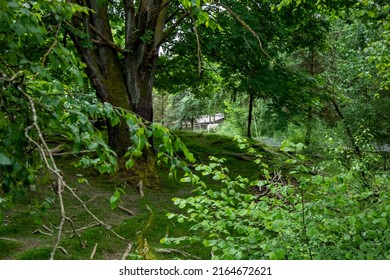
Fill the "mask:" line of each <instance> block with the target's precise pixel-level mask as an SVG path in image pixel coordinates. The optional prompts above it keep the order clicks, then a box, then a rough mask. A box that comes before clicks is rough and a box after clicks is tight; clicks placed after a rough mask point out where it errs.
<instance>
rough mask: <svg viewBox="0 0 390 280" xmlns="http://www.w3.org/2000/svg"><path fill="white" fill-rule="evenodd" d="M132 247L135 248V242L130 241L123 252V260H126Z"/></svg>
mask: <svg viewBox="0 0 390 280" xmlns="http://www.w3.org/2000/svg"><path fill="white" fill-rule="evenodd" d="M132 249H133V242H130V243H129V245H128V246H127V248H126V250H125V252H124V253H123V255H122V258H121V260H125V259H126V258H127V256H128V255H129V253H130V252H131V250H132Z"/></svg>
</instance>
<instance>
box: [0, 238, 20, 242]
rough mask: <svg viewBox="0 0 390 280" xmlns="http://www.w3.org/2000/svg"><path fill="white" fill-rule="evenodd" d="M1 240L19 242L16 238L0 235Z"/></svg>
mask: <svg viewBox="0 0 390 280" xmlns="http://www.w3.org/2000/svg"><path fill="white" fill-rule="evenodd" d="M0 239H1V240H4V241H13V242H19V241H18V240H16V239H13V238H7V237H0Z"/></svg>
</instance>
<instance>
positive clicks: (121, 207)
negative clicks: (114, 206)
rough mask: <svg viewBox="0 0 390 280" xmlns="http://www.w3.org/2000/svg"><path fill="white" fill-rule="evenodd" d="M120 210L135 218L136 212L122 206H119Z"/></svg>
mask: <svg viewBox="0 0 390 280" xmlns="http://www.w3.org/2000/svg"><path fill="white" fill-rule="evenodd" d="M118 208H119V209H121V210H122V211H124V212H126V213H127V214H129V215H130V216H135V214H134V212H133V211H131V210H129V209H127V208H125V207H123V206H121V205H118Z"/></svg>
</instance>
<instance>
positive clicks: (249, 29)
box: [213, 2, 273, 60]
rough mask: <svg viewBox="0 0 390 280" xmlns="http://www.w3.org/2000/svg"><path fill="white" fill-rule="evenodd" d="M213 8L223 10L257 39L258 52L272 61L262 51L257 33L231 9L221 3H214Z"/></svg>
mask: <svg viewBox="0 0 390 280" xmlns="http://www.w3.org/2000/svg"><path fill="white" fill-rule="evenodd" d="M213 4H214V5H215V6H219V7H221V8H223V9H225V10H226V11H227V12H228V13H229V14H230V15H231V16H232V17H234V18H235V19H236V20H237V21H238V22H239V23H240V24H241V25H242V26H243V27H244V28H245V29H246V30H248V31H249V32H250V33H251V34H252V35H253V37H255V38H256V39H257V42H258V43H259V47H260V50H261V51H262V52H263V53H264V54H265V56H266V57H268V58H269V59H270V60H273V59H272V58H271V56H270V55H269V54H268V53H267V52H266V51H265V50H264V48H263V44H262V43H261V40H260V37H259V35H257V33H256V32H255V31H253V29H252V28H251V27H250V26H249V25H248V24H247V23H246V22H245V21H243V20H242V19H241V17H240V16H239V15H238V14H236V13H235V12H234V11H233V10H232V9H230V8H229V7H228V6H226V5H225V4H222V3H219V2H214V3H213Z"/></svg>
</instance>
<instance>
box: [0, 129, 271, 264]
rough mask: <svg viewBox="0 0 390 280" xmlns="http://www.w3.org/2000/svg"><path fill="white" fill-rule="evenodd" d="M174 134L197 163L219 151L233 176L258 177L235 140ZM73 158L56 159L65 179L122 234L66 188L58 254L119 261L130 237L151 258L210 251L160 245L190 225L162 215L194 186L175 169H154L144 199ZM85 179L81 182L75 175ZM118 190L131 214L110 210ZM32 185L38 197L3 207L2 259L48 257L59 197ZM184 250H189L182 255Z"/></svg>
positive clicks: (123, 180) (267, 153)
mask: <svg viewBox="0 0 390 280" xmlns="http://www.w3.org/2000/svg"><path fill="white" fill-rule="evenodd" d="M175 133H176V134H177V135H178V136H179V137H180V138H181V139H182V141H183V142H184V143H185V144H186V145H187V146H188V147H189V149H190V150H191V151H192V152H193V153H194V155H195V157H196V158H197V162H198V163H199V162H203V163H204V162H207V161H208V157H209V156H216V157H224V158H226V159H227V161H226V167H228V169H229V170H230V174H231V176H237V175H241V176H243V177H250V178H252V179H253V178H256V177H258V176H259V175H258V169H257V167H256V165H255V164H253V163H252V162H251V161H250V160H248V158H247V157H248V155H247V154H245V152H243V151H241V150H240V149H239V148H238V147H237V143H236V142H234V141H233V139H232V138H230V137H226V136H221V135H216V134H208V133H203V134H202V133H193V132H187V131H176V132H175ZM252 144H254V145H255V147H256V148H257V149H259V151H261V152H262V153H263V154H264V158H265V160H268V161H271V160H272V158H273V156H274V154H273V153H274V152H273V151H272V150H271V148H269V147H265V146H264V145H261V144H260V143H252ZM76 160H77V159H76V158H73V157H69V156H68V157H62V158H57V163H58V164H59V166H60V167H61V169H62V170H63V173H64V177H65V180H66V182H67V183H68V185H70V186H71V187H72V188H73V189H74V191H75V192H76V193H77V195H78V196H79V197H80V198H82V199H83V201H84V202H85V205H86V206H87V207H88V209H90V210H91V212H93V213H94V215H96V217H98V218H99V219H101V220H102V221H104V223H105V224H106V225H109V226H110V227H111V228H112V229H113V230H115V232H117V233H118V234H120V235H121V236H123V237H125V238H126V239H127V240H126V241H125V240H121V239H120V238H118V237H117V236H115V235H114V234H113V233H112V232H111V231H109V230H107V229H106V228H104V226H102V225H99V224H97V223H96V220H95V219H93V218H92V217H91V215H89V214H88V213H87V212H86V211H85V209H84V208H83V206H82V205H81V203H80V202H78V201H77V200H76V199H75V198H74V197H73V196H71V195H70V194H69V192H64V201H65V207H66V214H67V216H68V217H69V218H70V219H71V221H72V222H73V225H72V223H70V222H66V223H65V227H64V230H63V235H62V241H61V243H60V247H59V249H58V251H57V253H56V255H55V258H56V259H90V258H91V257H93V259H121V257H122V255H123V253H124V252H125V250H126V248H128V244H129V242H132V250H131V254H130V258H138V254H137V253H136V252H137V249H139V250H141V249H142V248H143V249H145V248H149V250H150V252H151V257H153V258H154V257H155V258H157V259H175V258H181V259H186V258H187V259H188V258H189V259H193V258H199V259H209V258H210V252H209V251H208V250H207V249H205V248H204V247H203V246H199V244H193V245H191V246H188V245H187V246H184V245H183V246H182V247H175V248H170V247H169V246H167V245H164V244H161V243H160V240H161V239H162V238H163V237H165V236H166V235H169V236H182V235H185V234H186V233H187V231H188V229H187V228H186V227H185V226H184V225H183V224H178V223H174V222H173V221H171V220H169V219H168V218H167V216H166V214H167V213H169V212H177V211H179V209H178V208H177V207H176V206H175V205H173V202H172V198H174V197H183V196H186V195H189V194H190V193H191V191H192V190H193V187H192V186H191V185H188V184H187V185H186V184H183V183H179V179H180V174H178V178H176V179H173V178H169V177H168V171H167V170H164V169H161V170H159V180H160V182H159V187H158V188H157V187H156V188H153V187H152V188H148V189H145V195H144V196H143V197H141V196H140V194H139V192H138V190H137V188H136V182H131V179H130V180H129V178H130V177H126V176H123V174H118V175H116V176H109V175H101V174H99V173H97V172H96V171H93V170H80V169H77V168H76V167H74V166H73V165H72V163H73V162H75V161H76ZM82 178H83V179H85V180H80V179H82ZM80 181H81V182H80ZM118 188H121V189H123V190H124V191H125V194H123V195H122V196H121V206H123V207H124V208H125V209H128V210H130V211H132V212H133V213H134V214H135V215H129V213H127V212H126V211H123V210H121V209H118V208H117V209H115V210H111V209H110V203H109V198H110V196H111V195H112V194H113V192H114V191H115V190H116V189H118ZM37 189H39V190H40V191H39V192H38V193H37V194H36V197H35V198H30V199H25V200H24V201H20V202H18V203H16V204H15V205H14V207H13V208H12V210H9V211H8V212H7V213H6V217H5V219H4V221H3V223H2V224H1V225H0V259H48V258H49V257H50V252H51V250H52V248H53V244H54V242H55V240H56V237H57V232H58V231H57V225H58V223H59V220H60V215H59V202H58V198H54V197H55V195H54V193H53V191H52V190H51V189H50V188H49V186H48V185H47V184H45V183H43V184H42V186H38V188H37ZM51 199H54V200H53V201H52V202H51V203H43V204H42V201H45V200H47V201H48V202H50V201H51ZM34 201H40V204H39V205H36V203H35V202H34ZM48 205H51V206H50V208H47V207H46V206H48ZM37 206H40V207H37ZM74 229H76V230H77V231H76V232H75V230H74ZM79 229H80V230H79ZM76 233H77V234H76ZM145 240H146V244H147V245H145ZM140 243H142V246H140V245H141V244H140ZM141 247H142V248H141ZM171 249H174V250H171ZM184 252H185V253H186V254H188V255H183V253H184Z"/></svg>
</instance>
